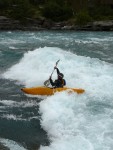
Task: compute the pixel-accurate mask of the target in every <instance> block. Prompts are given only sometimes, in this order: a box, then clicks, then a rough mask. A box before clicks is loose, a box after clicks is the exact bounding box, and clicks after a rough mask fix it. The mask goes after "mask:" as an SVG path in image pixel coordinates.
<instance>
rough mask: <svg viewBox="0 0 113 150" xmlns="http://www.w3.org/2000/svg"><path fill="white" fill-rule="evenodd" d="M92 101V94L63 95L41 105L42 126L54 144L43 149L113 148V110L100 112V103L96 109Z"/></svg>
mask: <svg viewBox="0 0 113 150" xmlns="http://www.w3.org/2000/svg"><path fill="white" fill-rule="evenodd" d="M91 101H92V99H91V97H90V96H88V95H87V96H86V95H77V94H71V95H68V94H67V93H66V92H63V93H57V94H55V95H54V96H52V97H48V98H47V99H46V100H44V101H42V102H40V107H39V108H40V113H41V116H42V119H41V126H42V127H43V129H44V130H45V131H47V133H48V137H49V139H50V141H51V143H50V146H41V148H40V150H53V149H54V150H59V149H62V150H69V149H70V150H75V149H77V150H96V149H98V150H106V149H109V148H110V147H112V146H113V144H112V143H113V141H112V140H113V139H112V135H113V134H112V129H113V128H112V124H113V119H112V118H111V115H113V110H112V111H111V110H109V111H110V112H109V111H108V110H106V108H103V109H102V108H101V107H100V108H99V109H98V108H97V107H99V106H98V104H97V106H96V107H95V105H93V104H90V103H91ZM95 101H96V100H95ZM90 105H91V106H90ZM93 109H97V112H96V110H95V112H94V111H93ZM109 113H110V114H109ZM110 128H111V129H110ZM109 130H110V131H109ZM108 131H109V133H108ZM107 133H108V136H107V137H106V136H105V135H106V134H107ZM110 133H111V134H110ZM108 138H109V140H108ZM112 148H113V147H112Z"/></svg>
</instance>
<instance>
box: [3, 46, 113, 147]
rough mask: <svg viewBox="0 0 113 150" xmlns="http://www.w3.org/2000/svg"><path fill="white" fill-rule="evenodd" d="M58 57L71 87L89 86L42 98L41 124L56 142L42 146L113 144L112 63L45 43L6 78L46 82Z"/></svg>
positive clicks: (27, 82) (27, 83) (25, 82)
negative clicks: (79, 91)
mask: <svg viewBox="0 0 113 150" xmlns="http://www.w3.org/2000/svg"><path fill="white" fill-rule="evenodd" d="M58 59H60V62H59V64H58V67H59V69H60V71H61V72H63V73H64V75H65V79H66V81H67V86H68V87H75V88H84V89H85V91H86V92H85V93H84V94H81V95H77V94H67V93H66V92H62V93H56V94H55V95H53V96H50V97H47V98H45V99H44V100H43V101H41V102H40V103H38V104H39V112H40V114H41V126H42V128H43V129H44V130H45V131H46V132H47V134H48V137H49V139H50V142H51V143H50V146H41V147H40V150H53V149H55V150H59V149H64V150H68V149H70V150H75V149H77V150H96V149H98V150H106V149H108V148H109V147H112V148H113V145H112V136H113V133H112V130H113V128H112V124H113V120H112V116H113V109H112V108H113V102H112V97H113V92H112V89H113V84H112V83H113V65H112V64H110V63H106V62H104V61H101V60H99V59H94V58H90V57H86V56H79V55H76V54H73V53H71V52H66V51H64V50H63V49H60V48H57V47H44V48H39V49H35V50H34V51H28V52H27V53H25V54H24V56H23V58H22V59H21V60H20V62H18V64H16V65H14V66H12V67H11V68H9V69H8V70H7V71H6V72H5V73H4V74H2V77H3V78H6V79H10V80H16V81H17V80H18V82H19V83H20V84H23V85H24V86H25V87H32V86H43V83H44V81H45V80H46V79H48V78H49V76H50V74H51V72H52V71H53V68H54V65H55V62H56V61H57V60H58ZM55 78H56V73H54V74H53V79H55ZM109 139H110V140H109Z"/></svg>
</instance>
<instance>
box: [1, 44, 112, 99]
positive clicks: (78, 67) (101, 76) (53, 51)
mask: <svg viewBox="0 0 113 150" xmlns="http://www.w3.org/2000/svg"><path fill="white" fill-rule="evenodd" d="M58 59H60V60H61V61H60V62H59V64H58V67H59V69H60V71H61V72H63V73H64V75H65V79H66V81H67V86H68V87H76V88H84V89H85V90H86V91H87V92H89V93H90V94H92V93H93V94H94V95H95V96H96V95H98V94H99V95H103V96H106V95H107V96H110V95H111V96H112V97H113V94H112V89H113V86H112V84H111V83H113V65H111V64H108V63H106V62H102V61H100V60H99V59H94V58H93V59H92V58H89V57H84V56H77V55H75V54H72V53H69V52H65V51H63V50H61V49H59V48H52V47H44V48H39V49H36V50H34V51H29V52H27V53H25V54H24V57H23V58H22V59H21V60H20V62H19V63H18V64H16V65H14V66H12V67H11V68H10V69H9V70H8V71H7V72H5V73H4V74H3V77H4V78H7V79H12V80H16V81H17V80H18V81H19V82H20V83H22V84H24V85H25V86H26V87H32V86H43V82H44V81H45V80H47V79H48V78H49V76H50V74H51V72H52V71H53V68H54V65H55V62H56V61H57V60H58ZM55 78H56V73H54V74H53V79H55Z"/></svg>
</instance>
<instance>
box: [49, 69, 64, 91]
mask: <svg viewBox="0 0 113 150" xmlns="http://www.w3.org/2000/svg"><path fill="white" fill-rule="evenodd" d="M54 69H56V70H57V75H58V79H57V80H55V81H54V82H53V80H52V79H51V76H50V83H51V85H52V86H53V87H55V88H60V87H63V86H65V85H66V81H65V79H63V77H64V75H63V74H62V73H60V71H59V69H58V68H57V67H54Z"/></svg>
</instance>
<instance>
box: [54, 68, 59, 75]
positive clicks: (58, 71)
mask: <svg viewBox="0 0 113 150" xmlns="http://www.w3.org/2000/svg"><path fill="white" fill-rule="evenodd" d="M54 69H56V70H57V75H59V74H60V71H59V69H58V68H57V67H55V68H54Z"/></svg>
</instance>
